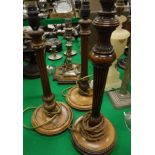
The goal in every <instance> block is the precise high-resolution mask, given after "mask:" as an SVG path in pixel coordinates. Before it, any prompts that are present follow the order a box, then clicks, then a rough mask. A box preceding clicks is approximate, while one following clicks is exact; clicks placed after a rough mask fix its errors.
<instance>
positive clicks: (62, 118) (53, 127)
mask: <svg viewBox="0 0 155 155" xmlns="http://www.w3.org/2000/svg"><path fill="white" fill-rule="evenodd" d="M57 104H59V106H60V108H61V113H60V114H58V115H57V116H56V117H55V118H54V119H53V120H52V121H51V122H49V123H48V124H46V125H43V126H42V127H39V128H37V129H35V130H36V131H37V132H38V133H40V134H43V135H55V134H59V133H61V132H63V131H64V130H66V129H67V128H68V126H69V125H70V124H71V122H72V111H71V109H70V108H69V107H68V106H67V105H66V104H64V103H62V102H57ZM48 119H50V117H48V116H47V115H46V114H45V112H44V108H43V106H41V107H39V108H37V109H36V110H35V111H34V113H33V115H32V126H33V127H35V126H38V125H40V124H43V123H44V122H46V121H47V120H48Z"/></svg>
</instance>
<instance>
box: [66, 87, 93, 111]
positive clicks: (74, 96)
mask: <svg viewBox="0 0 155 155" xmlns="http://www.w3.org/2000/svg"><path fill="white" fill-rule="evenodd" d="M66 100H67V103H68V104H69V105H70V106H71V107H73V108H75V109H77V110H90V109H91V108H92V95H91V96H85V95H81V94H80V93H79V88H78V87H77V86H76V87H73V88H71V89H70V90H69V91H68V93H67V95H66Z"/></svg>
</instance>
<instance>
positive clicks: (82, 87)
mask: <svg viewBox="0 0 155 155" xmlns="http://www.w3.org/2000/svg"><path fill="white" fill-rule="evenodd" d="M80 16H81V19H80V20H79V24H80V35H81V76H80V78H78V82H77V83H78V86H76V87H73V88H71V89H70V90H69V91H68V93H67V95H66V100H67V102H68V104H69V105H70V106H72V107H73V108H75V109H78V110H90V109H91V108H92V89H90V87H89V83H88V77H87V76H88V44H89V43H88V40H89V36H90V34H91V31H90V29H89V27H90V24H91V22H92V21H91V20H90V19H89V16H90V8H89V0H83V1H82V7H81V10H80Z"/></svg>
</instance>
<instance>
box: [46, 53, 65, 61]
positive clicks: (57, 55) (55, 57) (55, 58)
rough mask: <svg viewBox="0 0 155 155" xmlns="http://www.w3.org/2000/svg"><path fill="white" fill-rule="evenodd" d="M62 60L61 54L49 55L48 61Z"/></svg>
mask: <svg viewBox="0 0 155 155" xmlns="http://www.w3.org/2000/svg"><path fill="white" fill-rule="evenodd" d="M61 58H62V55H61V54H57V53H56V54H51V55H49V56H48V59H49V60H59V59H61Z"/></svg>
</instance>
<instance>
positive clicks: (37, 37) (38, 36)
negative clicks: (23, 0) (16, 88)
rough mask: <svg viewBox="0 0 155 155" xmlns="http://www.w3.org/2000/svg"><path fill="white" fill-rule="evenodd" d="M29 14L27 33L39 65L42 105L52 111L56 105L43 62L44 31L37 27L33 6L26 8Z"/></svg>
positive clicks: (37, 22)
mask: <svg viewBox="0 0 155 155" xmlns="http://www.w3.org/2000/svg"><path fill="white" fill-rule="evenodd" d="M28 15H29V24H30V26H31V27H32V29H33V30H32V31H30V32H29V35H30V36H31V37H32V44H31V46H32V49H33V50H34V52H35V53H36V59H37V64H38V66H39V71H40V78H41V83H42V89H43V101H44V107H45V109H46V110H47V112H50V111H53V110H54V109H55V107H56V103H55V102H54V94H52V92H51V89H50V84H49V79H48V74H47V70H46V62H45V54H44V51H45V45H44V42H43V40H42V35H43V34H44V31H43V30H42V29H39V24H40V23H39V17H38V12H37V10H36V8H35V7H34V6H32V7H29V8H28Z"/></svg>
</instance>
